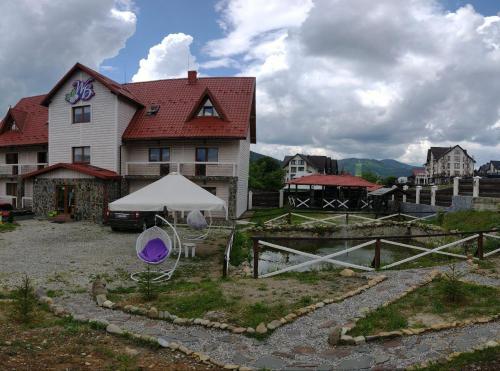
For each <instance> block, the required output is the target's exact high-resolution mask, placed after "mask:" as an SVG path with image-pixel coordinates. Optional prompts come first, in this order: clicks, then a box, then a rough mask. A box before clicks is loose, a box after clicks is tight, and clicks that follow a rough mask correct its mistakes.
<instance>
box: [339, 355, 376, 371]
mask: <svg viewBox="0 0 500 371" xmlns="http://www.w3.org/2000/svg"><path fill="white" fill-rule="evenodd" d="M372 362H373V358H372V357H370V356H361V357H359V358H351V359H347V360H344V361H342V362H340V363H339V364H338V365H337V366H336V368H337V369H341V370H360V369H365V368H370V367H371V365H372Z"/></svg>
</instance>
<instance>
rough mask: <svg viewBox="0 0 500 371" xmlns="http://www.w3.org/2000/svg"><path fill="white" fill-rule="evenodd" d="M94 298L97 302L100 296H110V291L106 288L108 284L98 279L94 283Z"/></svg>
mask: <svg viewBox="0 0 500 371" xmlns="http://www.w3.org/2000/svg"><path fill="white" fill-rule="evenodd" d="M91 291H92V297H93V298H94V299H96V300H97V296H98V295H104V296H106V295H107V294H108V289H107V288H106V282H104V281H103V280H102V279H100V278H98V279H96V280H95V281H94V282H92V290H91Z"/></svg>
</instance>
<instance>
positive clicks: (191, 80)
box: [188, 71, 198, 84]
mask: <svg viewBox="0 0 500 371" xmlns="http://www.w3.org/2000/svg"><path fill="white" fill-rule="evenodd" d="M197 79H198V78H197V73H196V71H188V84H196V80H197Z"/></svg>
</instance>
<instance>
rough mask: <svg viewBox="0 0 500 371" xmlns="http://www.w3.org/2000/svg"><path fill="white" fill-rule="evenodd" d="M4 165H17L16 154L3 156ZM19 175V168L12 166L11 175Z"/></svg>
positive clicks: (17, 158)
mask: <svg viewBox="0 0 500 371" xmlns="http://www.w3.org/2000/svg"><path fill="white" fill-rule="evenodd" d="M5 163H6V164H9V165H14V164H17V163H19V157H18V154H17V153H6V154H5ZM18 174H19V167H18V166H12V175H18Z"/></svg>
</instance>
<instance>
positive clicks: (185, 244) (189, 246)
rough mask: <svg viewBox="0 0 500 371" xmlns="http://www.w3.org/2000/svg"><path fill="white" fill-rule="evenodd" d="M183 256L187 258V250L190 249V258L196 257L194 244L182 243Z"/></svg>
mask: <svg viewBox="0 0 500 371" xmlns="http://www.w3.org/2000/svg"><path fill="white" fill-rule="evenodd" d="M183 245H184V256H185V257H186V258H189V249H190V248H191V257H192V258H194V257H195V255H196V244H195V243H193V242H184V243H183Z"/></svg>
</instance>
